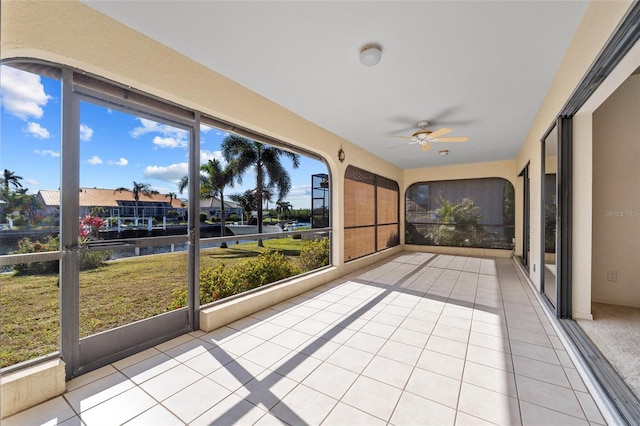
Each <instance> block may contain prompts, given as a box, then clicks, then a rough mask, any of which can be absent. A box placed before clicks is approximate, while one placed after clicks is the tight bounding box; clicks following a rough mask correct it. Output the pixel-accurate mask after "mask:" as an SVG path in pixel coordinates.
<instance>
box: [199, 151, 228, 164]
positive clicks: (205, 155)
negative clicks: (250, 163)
mask: <svg viewBox="0 0 640 426" xmlns="http://www.w3.org/2000/svg"><path fill="white" fill-rule="evenodd" d="M213 159H217V160H218V161H220V164H222V166H223V167H224V165H225V164H227V161H226V160H225V159H224V157H223V156H222V151H205V150H201V151H200V163H202V164H204V163H206V162H207V161H209V160H213Z"/></svg>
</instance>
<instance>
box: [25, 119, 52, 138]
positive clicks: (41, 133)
mask: <svg viewBox="0 0 640 426" xmlns="http://www.w3.org/2000/svg"><path fill="white" fill-rule="evenodd" d="M23 130H24V132H25V133H28V134H30V135H31V136H33V137H34V138H38V139H49V138H50V137H51V133H49V131H48V130H47V129H45V128H44V127H42V126H40V125H39V124H38V123H33V122H29V123H27V127H25V128H24V129H23Z"/></svg>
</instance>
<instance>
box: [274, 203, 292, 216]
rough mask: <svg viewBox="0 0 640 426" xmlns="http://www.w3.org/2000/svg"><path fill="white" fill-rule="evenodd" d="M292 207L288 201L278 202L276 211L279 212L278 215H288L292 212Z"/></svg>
mask: <svg viewBox="0 0 640 426" xmlns="http://www.w3.org/2000/svg"><path fill="white" fill-rule="evenodd" d="M292 207H293V206H292V205H291V203H290V202H288V201H276V211H277V212H278V215H280V214H282V215H283V216H284V215H286V214H287V213H289V212H290V211H291V208H292Z"/></svg>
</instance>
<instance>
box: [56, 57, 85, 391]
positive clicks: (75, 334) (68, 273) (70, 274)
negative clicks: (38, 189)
mask: <svg viewBox="0 0 640 426" xmlns="http://www.w3.org/2000/svg"><path fill="white" fill-rule="evenodd" d="M61 98H62V123H61V137H62V146H61V156H60V157H61V159H62V160H61V163H62V164H61V176H60V249H61V251H62V258H61V260H60V351H61V353H62V359H63V360H64V362H65V364H66V378H67V380H69V379H70V378H71V377H73V376H74V374H75V372H76V371H77V370H78V366H79V359H80V345H79V341H80V326H79V321H80V283H79V281H80V279H79V259H78V234H79V231H78V218H79V216H80V208H79V192H80V104H79V101H78V98H77V97H76V96H75V95H74V94H73V71H71V70H70V69H68V68H63V69H62V96H61Z"/></svg>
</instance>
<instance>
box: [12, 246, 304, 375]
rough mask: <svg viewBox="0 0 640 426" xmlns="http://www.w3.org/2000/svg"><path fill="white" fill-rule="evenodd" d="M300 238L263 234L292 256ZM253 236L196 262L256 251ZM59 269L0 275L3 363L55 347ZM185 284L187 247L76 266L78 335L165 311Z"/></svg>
mask: <svg viewBox="0 0 640 426" xmlns="http://www.w3.org/2000/svg"><path fill="white" fill-rule="evenodd" d="M302 244H303V242H302V241H300V240H293V239H291V238H278V239H271V240H265V241H264V245H265V247H267V248H269V249H271V250H278V251H280V252H282V253H283V254H284V255H285V256H287V257H290V258H294V259H295V258H296V257H297V256H299V254H300V249H301V247H302ZM260 251H261V249H260V248H258V247H257V244H256V243H255V242H252V243H243V244H236V245H232V246H229V248H226V249H222V248H214V249H204V250H201V252H200V268H202V269H204V268H209V267H215V266H216V265H217V264H218V263H219V262H221V261H224V262H225V264H227V265H232V264H234V263H237V262H241V261H243V260H245V259H249V258H252V257H255V256H257V255H258V254H259V253H260ZM57 282H58V275H57V274H50V275H16V274H15V273H9V274H3V275H0V307H1V310H2V312H1V322H0V335H1V342H2V346H1V347H0V356H1V366H2V367H6V366H8V365H13V364H16V363H18V362H21V361H25V360H28V359H32V358H35V357H38V356H42V355H46V354H48V353H51V352H54V351H56V350H58V348H59V343H58V340H59V335H60V325H59V312H60V310H59V288H58V286H57ZM186 285H187V254H186V252H178V253H168V254H159V255H152V256H140V257H130V258H125V259H120V260H115V261H109V262H106V263H105V265H104V266H102V267H100V268H98V269H94V270H89V271H81V272H80V336H81V337H85V336H89V335H92V334H95V333H98V332H101V331H105V330H109V329H112V328H114V327H118V326H121V325H124V324H128V323H130V322H134V321H138V320H141V319H144V318H149V317H152V316H154V315H158V314H161V313H163V312H166V311H167V306H168V305H169V304H170V303H171V301H172V300H173V292H174V291H176V290H180V289H184V288H186Z"/></svg>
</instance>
